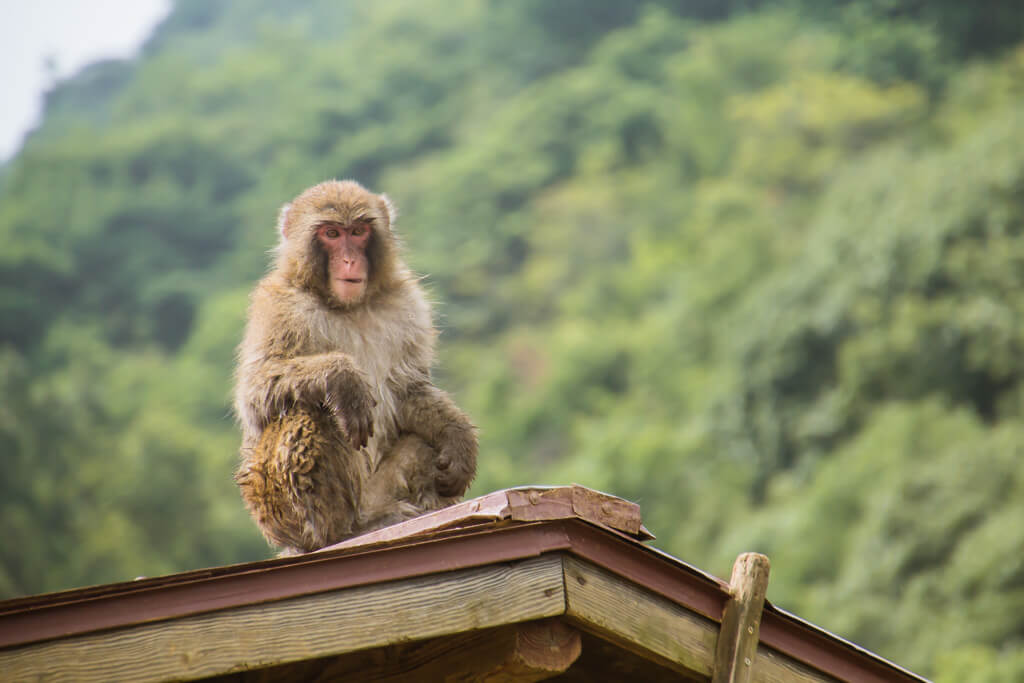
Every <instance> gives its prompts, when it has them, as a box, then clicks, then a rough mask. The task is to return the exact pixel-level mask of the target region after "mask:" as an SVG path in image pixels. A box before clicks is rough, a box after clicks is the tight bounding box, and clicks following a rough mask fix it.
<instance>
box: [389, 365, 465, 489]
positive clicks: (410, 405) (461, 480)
mask: <svg viewBox="0 0 1024 683" xmlns="http://www.w3.org/2000/svg"><path fill="white" fill-rule="evenodd" d="M399 427H400V428H401V429H402V430H403V431H407V432H412V433H414V434H417V435H418V436H420V437H421V438H422V439H423V440H424V441H426V442H427V443H428V444H430V445H431V446H433V447H434V448H435V449H436V450H437V453H438V456H437V462H436V465H437V468H438V470H439V471H440V474H439V476H438V479H437V486H438V493H440V494H441V495H444V496H460V495H462V494H463V493H465V492H466V489H467V488H469V484H470V482H471V481H473V477H474V476H475V475H476V455H477V436H476V427H474V426H473V423H471V422H470V421H469V418H468V417H467V416H466V414H465V413H463V412H462V411H461V410H459V408H458V406H456V405H455V402H454V401H453V400H452V399H451V397H450V396H449V395H448V394H446V393H445V392H444V391H441V390H440V389H438V388H437V387H435V386H434V385H433V384H431V383H430V382H428V381H423V382H417V383H415V384H413V385H411V386H410V387H409V388H408V391H407V393H406V395H405V396H404V397H403V400H402V402H401V405H400V409H399Z"/></svg>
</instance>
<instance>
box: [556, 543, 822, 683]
mask: <svg viewBox="0 0 1024 683" xmlns="http://www.w3.org/2000/svg"><path fill="white" fill-rule="evenodd" d="M565 597H566V615H567V616H568V617H569V618H570V623H573V624H576V625H577V626H579V627H580V629H582V630H584V631H588V632H590V633H593V634H595V635H597V636H599V637H601V638H603V639H605V640H608V641H610V642H613V643H615V644H617V645H618V646H620V647H623V648H625V649H627V650H629V651H630V652H633V653H635V654H638V655H640V656H641V657H645V658H647V659H649V660H651V661H654V662H656V663H658V664H660V665H662V666H666V667H669V668H671V669H673V670H675V671H677V672H679V673H681V674H683V675H685V676H688V677H691V678H697V677H699V678H702V679H704V680H707V679H709V678H710V677H711V675H712V668H713V664H714V657H715V650H716V647H717V644H718V631H719V626H718V624H717V623H715V622H714V621H712V620H711V619H707V618H706V617H703V616H701V615H700V614H698V613H696V612H693V611H691V610H688V609H686V608H685V607H683V606H681V605H679V604H677V603H675V602H672V601H671V600H669V599H668V598H665V597H662V596H661V595H659V594H657V593H653V592H651V591H650V590H647V589H645V588H643V587H642V586H639V585H637V584H634V583H633V582H631V581H628V580H626V579H623V578H622V577H619V576H617V575H615V574H612V573H611V572H608V571H606V570H604V569H601V568H600V567H597V566H595V565H593V564H591V563H589V562H587V561H586V560H581V559H578V558H575V557H566V560H565ZM753 669H754V675H753V681H754V683H823V682H832V681H834V680H835V679H833V678H831V677H829V676H827V675H825V674H823V673H821V672H820V671H818V670H817V669H813V668H811V667H809V666H807V665H805V664H803V663H801V662H798V661H796V660H794V659H793V658H791V657H788V656H786V655H785V654H783V653H780V652H777V651H775V650H773V649H771V648H768V647H764V646H761V647H759V648H758V650H757V654H756V658H755V660H754V665H753Z"/></svg>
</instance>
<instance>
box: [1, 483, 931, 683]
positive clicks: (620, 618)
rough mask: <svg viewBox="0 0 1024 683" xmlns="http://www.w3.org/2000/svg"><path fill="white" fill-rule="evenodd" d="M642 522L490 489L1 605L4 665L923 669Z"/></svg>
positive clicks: (585, 675) (733, 675) (613, 510)
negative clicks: (306, 539) (831, 626)
mask: <svg viewBox="0 0 1024 683" xmlns="http://www.w3.org/2000/svg"><path fill="white" fill-rule="evenodd" d="M650 538H651V536H650V534H649V532H648V531H647V530H646V529H645V528H644V527H643V524H642V523H641V519H640V510H639V508H638V507H637V506H636V505H635V504H633V503H630V502H628V501H624V500H622V499H619V498H615V497H613V496H608V495H606V494H602V493H599V492H596V491H592V490H590V489H586V488H583V487H580V486H571V487H557V488H546V487H525V488H519V489H509V490H505V491H498V492H496V493H492V494H488V495H486V496H483V497H481V498H477V499H474V500H470V501H466V502H464V503H461V504H459V505H456V506H453V507H451V508H448V509H445V510H441V511H438V512H436V513H433V514H430V515H424V516H423V517H420V518H417V519H414V520H409V521H408V522H404V523H402V524H398V525H395V526H392V527H388V528H386V529H382V530H380V531H377V532H373V533H370V534H366V535H364V536H361V537H359V538H355V539H351V540H349V541H346V542H344V543H340V544H338V545H335V546H332V547H329V548H325V549H323V550H320V551H317V552H315V553H309V554H306V555H299V556H295V557H287V558H277V559H272V560H265V561H261V562H252V563H248V564H240V565H234V566H228V567H217V568H212V569H204V570H198V571H191V572H184V573H181V574H174V575H170V576H164V577H157V578H147V579H141V580H137V581H132V582H126V583H119V584H111V585H105V586H95V587H91V588H83V589H78V590H73V591H65V592H61V593H51V594H47V595H41V596H33V597H29V598H20V599H15V600H9V601H6V602H0V672H3V674H4V677H5V679H6V678H10V679H11V680H28V679H33V680H35V679H51V678H52V679H54V680H74V681H93V680H95V681H116V680H126V681H156V680H167V679H176V680H194V679H210V680H223V681H253V682H261V683H263V682H270V681H290V680H316V681H331V680H373V681H409V680H412V681H435V680H436V681H443V680H458V681H484V680H487V681H499V680H500V681H538V680H552V681H591V680H602V681H614V680H628V681H632V680H644V681H662V680H665V681H669V680H672V681H680V680H682V681H686V680H696V681H706V680H711V678H712V676H713V675H714V678H715V680H716V681H718V680H722V681H725V680H729V681H746V680H751V681H766V682H767V681H772V682H782V681H801V682H810V681H832V680H849V681H865V682H869V681H879V682H880V681H922V680H924V679H922V678H920V677H918V676H916V675H914V674H912V673H910V672H908V671H906V670H904V669H901V668H899V667H898V666H896V665H894V664H892V663H890V662H888V661H886V660H884V659H882V658H880V657H878V656H877V655H874V654H872V653H870V652H868V651H866V650H864V649H862V648H859V647H857V646H855V645H852V644H850V643H848V642H846V641H844V640H842V639H840V638H838V637H836V636H834V635H832V634H830V633H828V632H826V631H824V630H822V629H820V628H818V627H816V626H814V625H812V624H809V623H808V622H806V621H803V620H801V619H799V618H797V617H795V616H793V615H791V614H788V613H786V612H785V611H783V610H780V609H778V608H776V607H775V606H773V605H771V604H770V603H768V602H763V599H764V584H765V583H766V581H767V561H766V560H765V559H764V558H761V557H760V556H756V557H753V560H752V562H753V564H751V565H750V566H751V567H753V569H752V570H750V571H748V569H749V568H747V569H744V568H745V567H747V564H750V561H751V557H750V556H748V557H747V558H745V561H746V562H747V564H744V563H743V562H740V563H738V564H737V570H736V571H734V575H733V578H732V585H731V586H730V584H728V583H726V582H724V581H722V580H720V579H717V578H715V577H713V576H711V575H709V574H706V573H704V572H702V571H700V570H698V569H695V568H693V567H691V566H689V565H687V564H686V563H684V562H681V561H680V560H678V559H676V558H674V557H671V556H669V555H667V554H665V553H662V552H660V551H658V550H656V549H653V548H651V547H649V546H647V545H644V543H643V542H644V541H645V540H648V539H650ZM759 572H760V574H758V573H759ZM751 577H753V578H751ZM748 578H749V579H750V580H751V581H753V583H749V584H748V583H745V580H746V579H748ZM758 581H760V583H758ZM762 604H763V609H762ZM720 634H721V635H720ZM716 657H717V664H716Z"/></svg>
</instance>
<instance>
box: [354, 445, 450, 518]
mask: <svg viewBox="0 0 1024 683" xmlns="http://www.w3.org/2000/svg"><path fill="white" fill-rule="evenodd" d="M437 477H438V468H437V451H436V450H434V449H433V448H431V447H430V446H429V445H428V444H427V442H426V441H424V440H423V439H421V438H420V437H419V436H417V435H415V434H406V435H404V436H402V437H401V438H400V439H398V441H396V442H395V443H394V445H392V446H391V448H389V449H388V451H387V453H385V454H384V456H383V458H382V459H381V462H380V464H379V465H378V466H377V470H376V471H375V472H373V473H372V474H371V475H370V477H369V479H368V480H367V481H366V484H365V485H364V486H363V491H362V504H361V505H360V508H361V512H360V518H361V522H360V529H359V533H364V532H367V531H372V530H374V529H379V528H381V527H385V526H388V525H390V524H396V523H397V522H401V521H404V520H406V519H410V518H412V517H417V516H419V515H422V514H423V513H424V512H431V511H433V510H440V509H441V508H443V507H448V506H449V505H452V504H453V503H456V502H458V500H459V496H442V495H440V494H439V493H438V492H437V486H436V482H437Z"/></svg>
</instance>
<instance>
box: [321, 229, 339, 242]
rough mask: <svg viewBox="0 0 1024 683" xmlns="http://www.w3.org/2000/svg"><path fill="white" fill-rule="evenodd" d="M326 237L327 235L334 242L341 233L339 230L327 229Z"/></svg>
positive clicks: (325, 231)
mask: <svg viewBox="0 0 1024 683" xmlns="http://www.w3.org/2000/svg"><path fill="white" fill-rule="evenodd" d="M324 235H326V236H327V237H329V238H330V239H332V240H333V239H337V238H338V237H340V236H341V233H340V232H338V229H337V228H327V229H326V230H324Z"/></svg>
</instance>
